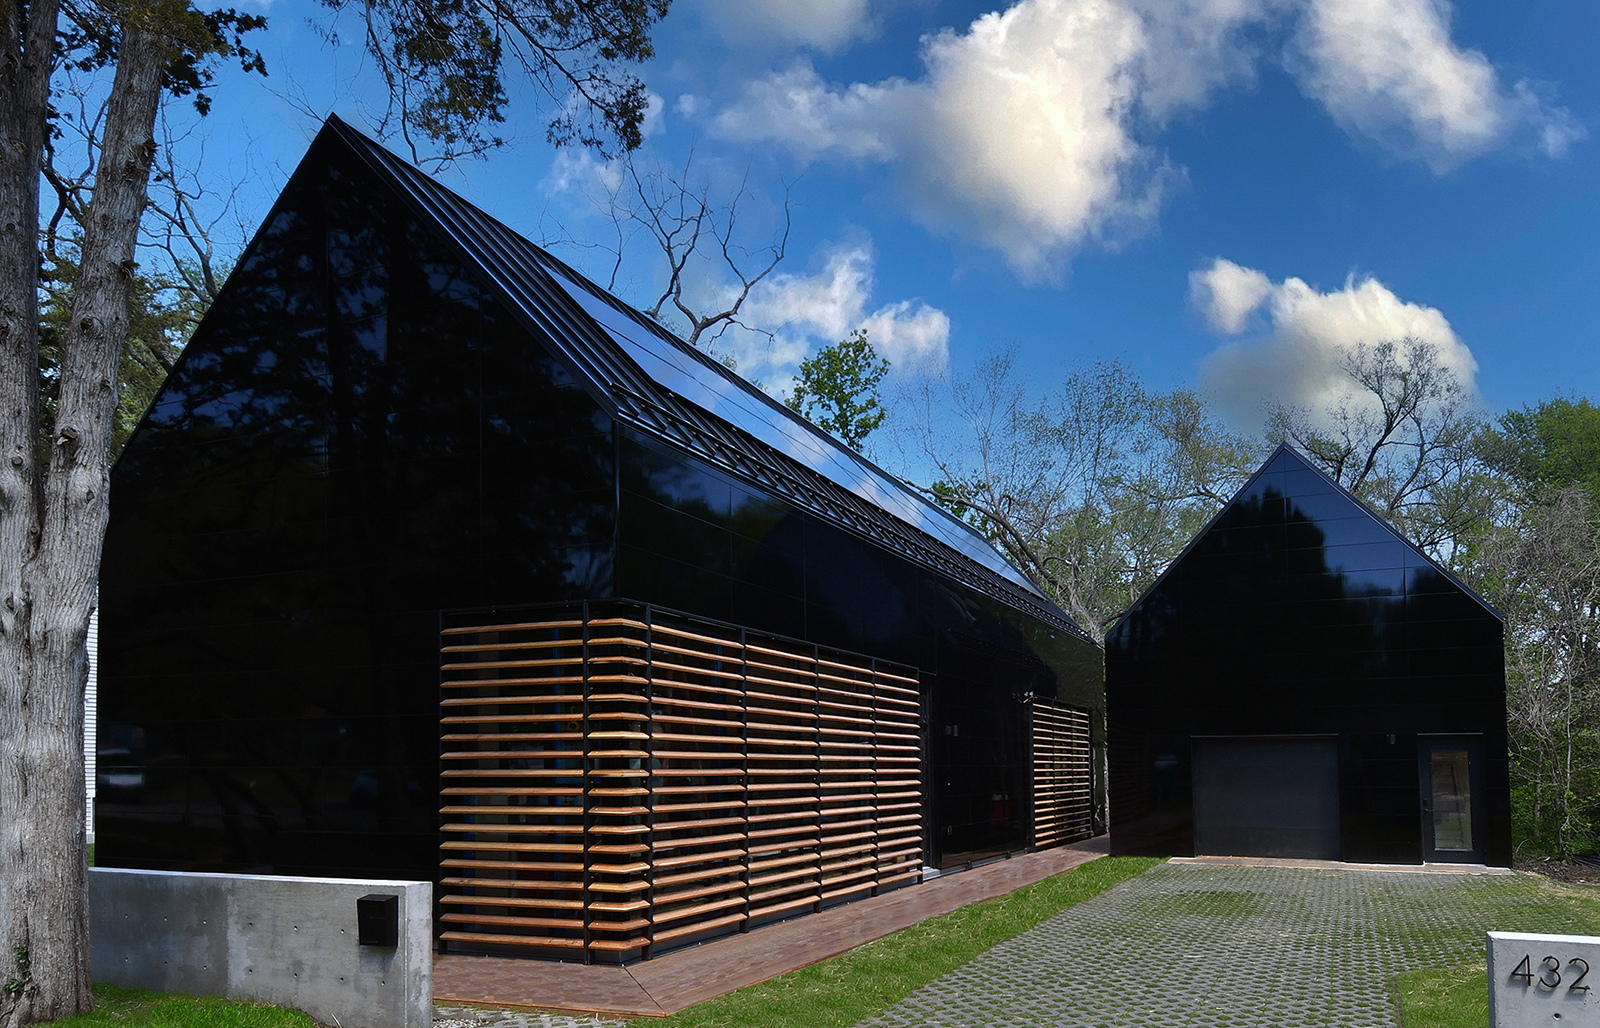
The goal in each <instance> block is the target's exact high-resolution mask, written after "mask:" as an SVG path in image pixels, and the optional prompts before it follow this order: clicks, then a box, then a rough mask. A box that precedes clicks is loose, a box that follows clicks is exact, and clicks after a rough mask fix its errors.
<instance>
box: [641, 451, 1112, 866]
mask: <svg viewBox="0 0 1600 1028" xmlns="http://www.w3.org/2000/svg"><path fill="white" fill-rule="evenodd" d="M618 454H619V464H618V467H619V469H620V476H619V477H620V485H619V494H620V500H619V506H618V532H617V537H618V549H617V588H618V591H619V594H620V595H622V596H627V597H647V598H649V600H650V602H652V603H659V604H661V605H663V606H668V607H672V608H675V609H678V610H683V611H687V612H689V613H693V614H699V615H702V616H705V617H713V618H717V619H719V620H725V621H732V622H734V623H737V624H742V625H746V626H748V627H750V628H756V629H760V630H762V631H767V632H772V633H775V634H780V635H787V636H790V637H793V638H798V639H805V640H808V641H810V642H815V643H818V644H820V645H824V646H831V647H836V648H839V649H845V650H851V651H854V652H858V653H866V654H870V655H872V656H876V657H881V658H884V659H887V660H893V661H897V662H900V663H903V664H908V665H910V666H913V667H916V668H917V669H918V670H919V672H920V674H921V677H922V681H923V689H924V703H925V706H924V719H925V721H926V722H927V727H926V731H927V755H928V769H929V770H928V774H929V781H928V783H927V785H928V791H929V793H930V796H931V811H930V816H929V818H928V821H929V823H930V825H931V827H932V837H931V839H930V853H929V859H931V860H933V861H935V862H937V863H938V864H940V865H950V864H960V863H964V862H966V861H968V860H972V859H977V858H981V857H984V856H989V855H993V854H996V853H1004V852H1007V851H1016V850H1021V849H1023V848H1025V847H1026V846H1027V845H1028V842H1029V835H1028V829H1027V826H1028V824H1029V817H1030V815H1031V809H1030V806H1029V805H1030V803H1031V796H1032V794H1031V780H1030V775H1031V772H1030V770H1029V768H1030V759H1031V758H1030V753H1029V749H1028V747H1029V735H1028V732H1029V730H1028V725H1029V717H1030V716H1031V715H1030V711H1029V708H1028V707H1027V704H1026V702H1025V697H1026V695H1027V694H1028V693H1032V694H1034V695H1037V696H1045V697H1050V698H1058V699H1060V700H1062V701H1063V702H1067V703H1071V704H1073V705H1075V706H1079V707H1083V708H1086V709H1090V710H1098V709H1099V707H1100V696H1099V688H1100V679H1099V667H1098V663H1099V661H1098V654H1097V653H1095V651H1094V648H1093V647H1092V646H1090V645H1089V644H1087V643H1086V642H1085V641H1084V640H1082V639H1081V638H1078V637H1077V636H1074V635H1072V634H1070V633H1066V632H1061V631H1059V630H1055V629H1053V628H1051V626H1048V625H1045V624H1043V623H1041V622H1039V621H1037V620H1035V619H1032V618H1029V617H1027V616H1026V615H1024V614H1022V613H1020V612H1018V611H1016V610H1014V609H1011V608H1009V607H1006V606H1005V605H1004V604H1001V603H998V602H996V601H994V600H993V599H991V598H989V597H983V596H981V595H979V594H977V593H976V592H974V591H972V590H970V589H968V588H966V587H964V586H961V585H958V584H956V583H953V582H949V581H946V580H942V579H940V578H938V577H936V576H932V575H929V574H928V573H927V572H926V571H925V570H923V569H921V568H917V567H916V566H914V565H912V564H910V563H909V562H907V561H905V560H904V559H903V558H901V557H899V556H898V555H896V554H894V553H891V552H889V551H887V550H885V549H883V548H882V547H880V546H877V545H875V544H873V543H871V542H869V541H867V540H864V539H861V538H860V537H859V536H856V535H854V534H852V533H850V532H848V531H846V530H844V529H842V528H839V527H837V526H835V525H832V524H830V523H829V522H828V521H826V520H825V519H823V518H821V517H818V516H817V515H816V514H815V513H813V512H808V511H805V510H802V509H800V508H799V507H798V506H796V505H794V504H792V503H790V502H787V501H785V500H784V499H782V498H781V497H778V496H776V495H773V494H770V493H767V492H766V491H764V490H762V489H761V488H760V487H758V486H755V485H754V484H752V483H748V482H741V481H739V480H738V479H737V478H736V477H735V476H732V475H729V474H727V473H725V472H723V471H721V470H719V469H717V468H715V467H713V466H711V465H710V464H709V463H707V462H706V461H704V460H702V459H700V458H698V457H696V456H695V455H693V454H691V453H688V452H686V451H684V450H682V449H680V448H678V447H675V446H672V445H670V444H668V443H665V442H663V441H661V440H657V439H652V438H649V437H648V436H647V435H645V434H644V433H641V432H639V431H637V430H634V429H631V428H626V427H619V429H618ZM1096 720H1097V719H1096ZM1099 738H1100V735H1099V730H1098V726H1097V727H1096V740H1097V741H1099Z"/></svg>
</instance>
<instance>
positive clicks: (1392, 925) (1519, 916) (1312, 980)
mask: <svg viewBox="0 0 1600 1028" xmlns="http://www.w3.org/2000/svg"><path fill="white" fill-rule="evenodd" d="M1595 927H1596V926H1594V925H1592V924H1585V923H1584V922H1583V921H1582V920H1581V918H1580V917H1579V915H1578V914H1577V913H1576V908H1575V906H1574V905H1573V904H1570V903H1563V902H1557V901H1553V900H1552V894H1551V893H1550V891H1549V889H1548V887H1547V886H1545V885H1543V884H1542V883H1541V882H1540V881H1539V880H1537V879H1534V878H1531V877H1528V876H1520V875H1516V876H1513V875H1506V874H1433V873H1427V872H1419V871H1369V870H1346V869H1336V868H1283V867H1240V866H1214V865H1204V864H1175V863H1167V864H1163V865H1161V866H1159V867H1157V868H1155V869H1153V870H1151V871H1149V872H1148V873H1146V874H1144V875H1141V876H1140V877H1138V878H1135V879H1132V880H1131V881H1127V882H1124V883H1122V884H1121V885H1118V886H1117V887H1116V888H1114V889H1111V890H1110V891H1108V892H1106V893H1103V894H1102V895H1100V896H1098V897H1096V898H1094V899H1092V900H1089V901H1088V902H1085V903H1081V904H1079V905H1078V906H1076V907H1072V908H1071V909H1069V910H1065V911H1063V912H1062V913H1060V914H1058V915H1057V916H1055V917H1053V918H1051V919H1050V920H1048V921H1046V922H1044V923H1043V924H1041V925H1039V926H1038V927H1036V928H1034V929H1032V930H1031V931H1028V932H1025V933H1024V934H1022V935H1019V936H1018V937H1016V938H1015V939H1012V940H1011V941H1009V942H1004V943H1001V944H1000V945H998V946H996V947H995V948H994V949H992V950H990V951H989V952H987V953H985V954H983V955H982V956H980V957H978V958H977V959H975V960H973V961H972V962H971V963H969V964H966V965H965V966H963V967H960V968H958V969H956V970H955V971H952V972H951V973H949V974H947V975H945V976H944V977H943V978H940V979H938V980H937V981H935V982H933V983H931V984H929V985H927V986H925V987H924V988H922V989H919V990H917V991H916V992H914V993H912V994H911V995H910V996H908V997H907V998H906V999H905V1000H904V1001H902V1002H901V1003H899V1004H898V1005H896V1006H894V1007H891V1008H890V1009H889V1010H887V1011H885V1012H884V1013H883V1014H881V1015H880V1016H878V1017H875V1018H872V1019H870V1020H867V1021H865V1022H863V1025H871V1026H875V1028H877V1026H882V1028H888V1026H894V1028H900V1026H907V1028H910V1026H917V1028H921V1026H952V1028H953V1026H957V1025H960V1026H964V1028H965V1026H978V1025H984V1026H1013V1025H1016V1026H1023V1025H1026V1026H1030V1028H1031V1026H1037V1025H1052V1026H1054V1025H1062V1026H1067V1025H1073V1026H1076V1025H1085V1026H1091V1025H1092V1026H1097V1028H1133V1026H1142V1025H1147V1026H1160V1028H1166V1026H1178V1025H1183V1026H1192V1025H1207V1026H1211V1025H1215V1026H1241V1028H1246V1026H1247V1028H1299V1026H1310V1025H1338V1026H1350V1028H1377V1026H1383V1025H1388V1026H1393V1025H1396V1024H1397V1023H1398V1019H1397V1017H1396V1014H1395V994H1394V985H1393V980H1394V975H1395V974H1396V973H1398V972H1401V971H1408V970H1412V969H1414V968H1423V967H1440V966H1449V965H1459V964H1465V963H1469V962H1471V961H1473V960H1478V959H1481V958H1482V954H1483V945H1484V933H1485V932H1486V931H1489V930H1504V931H1529V932H1551V933H1561V934H1572V933H1589V932H1592V931H1593V930H1594V928H1595Z"/></svg>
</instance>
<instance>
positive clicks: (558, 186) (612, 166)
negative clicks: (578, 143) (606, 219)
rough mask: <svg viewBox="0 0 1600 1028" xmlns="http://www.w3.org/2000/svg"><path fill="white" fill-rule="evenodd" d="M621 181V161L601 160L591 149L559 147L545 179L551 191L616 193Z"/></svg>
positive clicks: (546, 185)
mask: <svg viewBox="0 0 1600 1028" xmlns="http://www.w3.org/2000/svg"><path fill="white" fill-rule="evenodd" d="M621 185H622V164H621V162H619V161H602V160H598V159H597V158H596V157H595V156H594V154H593V152H591V151H590V150H588V149H562V150H557V151H556V156H555V159H554V160H552V161H551V162H550V170H549V171H548V172H546V173H545V177H544V182H543V186H544V191H545V192H546V193H549V194H555V193H580V194H587V193H588V192H589V191H590V190H591V189H599V190H600V191H601V192H603V193H614V192H616V191H617V189H618V188H620V187H621Z"/></svg>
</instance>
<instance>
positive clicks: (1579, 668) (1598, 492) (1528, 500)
mask: <svg viewBox="0 0 1600 1028" xmlns="http://www.w3.org/2000/svg"><path fill="white" fill-rule="evenodd" d="M1478 448H1479V452H1480V454H1481V455H1482V459H1483V461H1484V464H1485V465H1486V466H1487V467H1489V468H1490V469H1491V470H1492V471H1493V472H1495V474H1496V475H1497V476H1498V478H1499V479H1500V480H1501V481H1502V482H1504V483H1505V484H1506V486H1507V490H1508V492H1509V493H1510V495H1511V497H1512V501H1511V503H1510V504H1509V505H1508V507H1507V510H1506V511H1505V512H1504V514H1503V516H1501V517H1499V518H1498V519H1497V520H1496V523H1494V524H1490V525H1485V526H1484V527H1483V529H1482V531H1481V533H1480V534H1479V535H1478V537H1477V538H1475V539H1474V540H1473V542H1472V546H1471V550H1470V556H1471V560H1470V562H1469V563H1468V565H1467V569H1466V570H1467V573H1468V574H1469V575H1470V576H1471V579H1470V580H1471V581H1472V584H1473V585H1475V586H1477V587H1478V588H1479V589H1480V590H1482V591H1483V593H1484V594H1485V595H1486V596H1488V597H1489V598H1490V599H1491V600H1492V601H1493V602H1494V603H1495V604H1496V606H1498V607H1499V608H1500V610H1501V611H1502V612H1503V613H1504V614H1505V618H1506V714H1507V726H1508V729H1509V733H1510V742H1511V752H1512V772H1513V790H1512V795H1513V816H1514V827H1515V830H1516V835H1517V845H1518V849H1519V851H1520V852H1522V853H1524V854H1526V855H1530V856H1531V855H1551V856H1560V857H1570V856H1571V855H1573V854H1574V853H1577V852H1585V851H1592V850H1593V849H1594V848H1595V847H1596V846H1600V408H1597V407H1596V406H1595V405H1594V404H1593V403H1591V402H1590V401H1589V400H1588V399H1586V398H1579V397H1572V398H1556V399H1551V400H1546V401H1544V402H1542V403H1538V404H1534V405H1531V406H1528V407H1524V408H1523V409H1521V410H1514V411H1509V412H1507V413H1506V414H1504V415H1502V416H1501V417H1500V419H1499V425H1498V428H1496V429H1488V430H1485V431H1484V432H1483V433H1482V434H1481V435H1480V436H1479V439H1478Z"/></svg>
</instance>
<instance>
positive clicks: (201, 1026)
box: [45, 982, 318, 1028]
mask: <svg viewBox="0 0 1600 1028" xmlns="http://www.w3.org/2000/svg"><path fill="white" fill-rule="evenodd" d="M94 1001H95V1009H94V1010H93V1011H92V1012H90V1013H87V1014H78V1015H76V1016H74V1017H64V1018H62V1019H60V1020H59V1021H49V1022H46V1025H45V1028H318V1025H317V1022H316V1021H313V1020H312V1019H311V1018H310V1017H309V1016H308V1015H306V1014H303V1013H301V1012H300V1011H298V1010H285V1009H284V1008H282V1007H272V1006H267V1005H266V1004H263V1003H247V1002H242V1001H239V1000H230V999H197V998H195V997H194V996H177V995H172V994H168V993H159V992H146V991H145V990H143V989H124V988H120V987H118V986H115V985H107V984H105V983H103V982H102V983H99V984H97V985H95V986H94Z"/></svg>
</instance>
